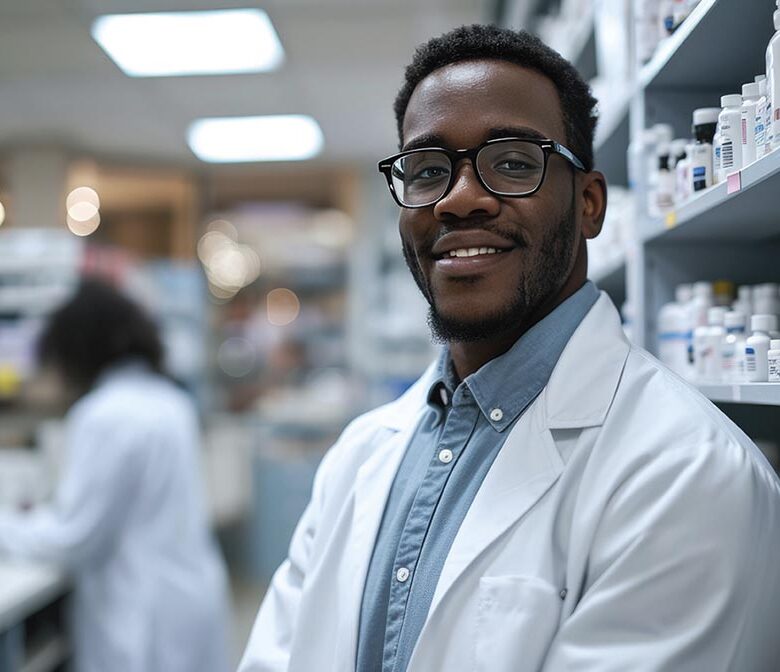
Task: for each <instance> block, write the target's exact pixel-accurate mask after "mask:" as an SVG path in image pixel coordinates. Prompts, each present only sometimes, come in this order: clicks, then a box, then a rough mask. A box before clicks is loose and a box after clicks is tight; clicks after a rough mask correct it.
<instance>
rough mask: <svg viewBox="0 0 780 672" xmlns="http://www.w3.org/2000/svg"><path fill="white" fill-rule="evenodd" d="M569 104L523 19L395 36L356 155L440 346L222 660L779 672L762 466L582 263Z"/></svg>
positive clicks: (330, 490)
mask: <svg viewBox="0 0 780 672" xmlns="http://www.w3.org/2000/svg"><path fill="white" fill-rule="evenodd" d="M594 104H595V101H594V99H593V98H592V97H591V95H590V93H589V91H588V87H587V86H586V85H585V84H584V83H583V82H582V80H581V79H580V77H579V76H578V74H577V73H576V71H575V70H574V69H573V67H572V66H571V65H570V64H569V63H567V62H566V61H564V60H563V59H561V58H560V57H559V56H558V55H557V54H556V53H554V52H552V51H551V50H550V49H548V48H547V47H546V46H544V45H543V44H542V43H541V42H539V41H538V40H536V39H535V38H532V37H530V36H529V35H527V34H525V33H515V32H512V31H507V30H501V29H497V28H492V27H486V26H471V27H464V28H461V29H458V30H455V31H452V32H450V33H448V34H446V35H444V36H442V37H441V38H438V39H434V40H431V41H430V42H429V43H428V44H426V45H425V46H423V47H422V48H421V49H419V50H418V51H417V53H416V54H415V57H414V61H413V63H412V64H411V66H410V67H409V68H408V69H407V71H406V82H405V84H404V86H403V88H402V90H401V92H400V93H399V96H398V98H397V100H396V108H395V109H396V115H397V119H398V127H399V133H400V139H401V147H402V150H403V151H402V152H401V153H400V154H396V155H394V156H392V157H390V158H388V159H387V160H385V161H383V162H380V170H381V171H382V172H383V173H384V174H385V176H386V178H387V181H388V185H389V186H390V190H391V193H392V195H393V197H394V198H395V199H396V201H397V202H398V203H399V205H400V206H401V215H400V232H401V239H402V243H403V251H404V254H405V257H406V260H407V262H408V264H409V268H410V270H411V272H412V274H413V276H414V278H415V280H416V281H417V284H418V285H419V287H420V290H421V291H422V292H423V294H424V295H425V297H426V298H427V300H428V302H429V304H430V324H431V328H432V331H433V333H434V335H435V336H436V337H437V338H438V339H439V340H441V341H443V342H444V343H445V344H446V347H445V348H444V350H443V353H442V356H441V358H440V360H439V361H438V362H437V363H436V364H434V365H433V366H432V367H431V368H429V370H428V371H427V372H426V373H425V374H424V375H423V376H422V377H421V378H420V380H419V381H418V382H417V383H416V384H415V385H414V386H413V387H412V388H411V389H410V390H409V391H408V392H407V393H406V394H405V395H404V396H402V397H401V398H400V399H399V400H397V401H396V402H394V403H392V404H389V405H388V406H385V407H383V408H380V409H377V410H375V411H373V412H371V413H368V414H366V415H364V416H362V417H360V418H358V419H357V420H355V421H354V422H353V423H352V424H351V425H350V426H349V427H348V428H347V429H346V431H345V432H344V434H343V436H342V437H341V439H340V440H339V441H338V443H337V444H336V445H335V446H334V447H333V449H332V450H331V451H330V452H329V453H328V454H327V455H326V457H325V459H324V460H323V463H322V465H321V467H320V469H319V472H318V475H317V477H316V479H315V484H314V490H313V495H312V500H311V503H310V504H309V506H308V508H307V510H306V512H305V513H304V515H303V517H302V519H301V522H300V524H299V526H298V528H297V530H296V532H295V534H294V537H293V540H292V544H291V546H290V554H289V558H288V559H287V561H286V562H285V563H284V564H283V565H282V567H281V568H280V569H279V570H278V572H277V574H276V575H275V577H274V580H273V583H272V585H271V587H270V589H269V591H268V594H267V596H266V598H265V601H264V603H263V605H262V607H261V609H260V613H259V615H258V618H257V622H256V624H255V627H254V630H253V633H252V636H251V639H250V642H249V646H248V648H247V651H246V653H245V656H244V660H243V662H242V665H241V667H240V670H241V672H259V671H268V670H289V671H290V672H314V671H320V670H322V671H325V670H327V671H334V672H336V671H338V672H341V671H345V670H359V672H374V671H376V672H380V671H381V672H404V671H409V672H435V671H439V670H441V671H444V670H446V671H447V672H453V671H455V672H457V671H461V670H462V671H464V672H465V671H466V670H485V671H490V672H510V671H512V672H517V671H520V672H526V671H528V672H530V671H535V670H544V671H546V672H571V671H577V672H580V671H582V670H594V671H598V672H605V671H610V670H615V671H617V670H620V671H625V670H632V672H635V671H637V670H647V671H650V670H654V671H655V670H674V671H675V672H681V671H686V670H689V671H691V672H703V671H705V670H706V671H707V672H716V671H721V670H739V671H748V670H750V671H767V672H768V671H769V670H777V669H780V668H778V665H780V662H779V661H780V643H779V642H778V639H777V638H776V636H775V634H774V630H775V628H776V622H777V621H776V617H777V616H778V615H780V606H777V605H778V598H780V572H779V571H778V570H777V567H776V563H777V560H776V558H777V557H778V554H779V553H780V527H779V525H780V491H779V489H778V481H777V478H776V476H775V474H774V473H773V471H772V470H771V468H770V467H769V465H768V463H767V462H766V460H765V459H764V458H763V457H762V455H761V454H760V453H759V451H758V450H757V449H756V447H755V446H754V445H753V444H752V443H751V442H750V440H749V439H748V438H747V437H746V436H745V435H744V434H743V433H742V432H741V431H740V430H739V429H738V428H737V427H735V426H734V425H733V424H732V423H731V422H730V421H729V420H728V419H727V418H726V417H725V416H723V415H722V414H721V413H720V412H719V411H718V410H717V409H716V408H715V407H714V406H713V405H712V404H710V403H709V402H708V401H707V400H706V399H704V398H703V397H702V396H701V395H700V394H698V393H697V392H696V391H695V390H693V389H691V388H690V387H688V386H687V385H686V384H685V383H684V382H682V381H681V380H680V379H678V378H677V377H675V376H674V375H673V374H671V373H670V372H668V371H667V370H666V369H664V368H663V367H662V366H661V365H660V364H659V363H658V362H657V361H655V360H654V359H653V358H652V357H650V356H649V355H648V354H647V353H645V352H643V351H641V350H639V349H637V348H634V347H633V346H631V345H630V344H629V343H628V342H627V341H626V340H625V338H624V336H623V334H622V330H621V326H620V320H619V317H618V314H617V311H616V310H615V308H614V306H613V305H612V303H611V302H610V300H609V299H608V298H607V296H606V295H604V294H599V292H598V291H597V290H596V289H595V287H594V286H593V285H592V284H591V283H589V282H587V281H586V273H587V251H586V243H585V241H586V239H589V238H594V237H595V236H597V235H598V233H599V231H600V228H601V225H602V222H603V219H604V211H605V207H606V186H605V181H604V177H603V176H602V175H601V174H600V173H598V172H595V171H594V170H593V151H592V141H593V131H594V126H595V118H594V116H593V108H594Z"/></svg>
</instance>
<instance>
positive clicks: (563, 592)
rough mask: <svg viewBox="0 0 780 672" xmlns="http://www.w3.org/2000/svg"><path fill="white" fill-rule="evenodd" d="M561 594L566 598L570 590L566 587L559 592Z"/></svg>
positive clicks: (562, 597)
mask: <svg viewBox="0 0 780 672" xmlns="http://www.w3.org/2000/svg"><path fill="white" fill-rule="evenodd" d="M558 594H559V595H560V596H561V599H562V600H565V599H566V596H567V595H568V594H569V591H568V590H566V588H564V589H563V590H562V591H561V592H560V593H558Z"/></svg>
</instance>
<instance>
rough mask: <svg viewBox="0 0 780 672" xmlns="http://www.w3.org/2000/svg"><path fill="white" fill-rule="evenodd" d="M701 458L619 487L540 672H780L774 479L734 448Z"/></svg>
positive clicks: (671, 463)
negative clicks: (575, 597)
mask: <svg viewBox="0 0 780 672" xmlns="http://www.w3.org/2000/svg"><path fill="white" fill-rule="evenodd" d="M697 448H698V449H699V450H697V451H692V450H690V449H682V450H676V449H675V447H674V446H672V447H670V448H669V449H667V450H665V451H659V452H663V457H661V458H658V459H656V458H654V457H653V458H650V459H649V460H647V463H645V464H636V465H633V467H632V469H633V473H631V474H629V473H627V474H626V475H625V479H624V480H622V481H621V482H619V483H618V485H617V487H615V488H614V490H613V491H612V494H611V496H610V498H609V500H608V502H607V504H606V506H605V507H604V509H603V515H602V516H601V517H600V520H599V523H598V526H597V527H596V528H595V534H594V537H593V541H592V546H591V552H590V557H589V569H588V571H587V576H586V580H585V582H584V584H585V585H584V586H582V587H579V588H578V587H569V590H570V591H571V590H575V591H576V590H580V591H581V596H580V599H579V602H578V603H577V604H576V606H575V607H574V610H573V612H572V613H571V614H570V615H569V616H568V617H567V618H566V619H565V620H564V621H563V623H562V624H561V626H560V629H559V631H558V633H557V634H556V636H555V638H554V639H553V641H552V643H551V647H550V650H549V652H548V656H547V658H546V662H545V665H544V667H543V672H570V671H571V670H577V671H578V672H587V671H593V672H596V671H598V672H611V671H613V670H614V671H615V672H617V671H624V670H632V671H633V672H644V671H647V672H650V671H652V672H661V671H669V672H672V671H673V672H701V671H702V670H707V672H725V671H727V670H728V671H733V672H747V671H750V672H772V671H773V670H774V671H776V670H777V669H778V668H777V661H778V660H780V638H778V637H777V635H776V633H775V632H774V631H775V630H776V627H777V622H778V617H779V616H780V572H778V571H777V558H778V557H780V540H779V536H780V520H778V510H779V509H780V497H779V496H778V484H777V479H776V477H775V476H774V474H771V473H770V471H769V467H768V465H766V463H763V464H764V466H761V464H760V463H759V462H757V461H756V459H755V456H753V458H752V459H750V456H749V455H748V453H747V452H746V447H745V446H742V445H738V444H736V443H734V442H733V441H728V440H723V439H719V438H718V437H713V438H712V441H711V442H708V444H707V445H700V446H698V447H697ZM752 448H753V449H754V450H756V449H755V447H754V446H752ZM758 459H759V460H760V459H761V458H758Z"/></svg>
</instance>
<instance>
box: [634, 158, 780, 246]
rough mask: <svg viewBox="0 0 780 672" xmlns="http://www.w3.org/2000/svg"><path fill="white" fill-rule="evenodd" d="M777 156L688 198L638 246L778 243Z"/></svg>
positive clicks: (779, 181) (649, 229)
mask: <svg viewBox="0 0 780 672" xmlns="http://www.w3.org/2000/svg"><path fill="white" fill-rule="evenodd" d="M779 191H780V150H775V151H774V152H772V153H771V154H769V155H768V156H765V157H763V158H761V159H759V160H758V161H756V162H755V163H752V164H750V165H749V166H747V167H746V168H743V169H742V170H741V171H739V172H738V173H734V174H733V175H731V176H729V179H728V181H727V182H721V183H719V184H717V185H715V186H714V187H712V188H710V189H707V190H706V191H703V192H701V193H700V194H698V195H697V196H694V197H693V198H692V199H690V200H689V201H688V202H687V203H684V204H683V205H681V206H679V207H678V208H676V209H675V210H673V211H671V212H670V213H668V214H667V215H666V217H665V218H664V219H663V220H660V219H656V220H652V221H650V222H649V223H648V226H647V228H646V229H645V230H644V231H641V232H640V235H641V238H642V240H643V241H644V242H647V243H655V242H662V243H666V242H678V241H699V242H704V241H708V242H712V241H719V242H740V243H745V242H751V241H753V242H760V241H764V240H767V239H771V238H777V237H780V210H778V207H777V194H778V192H779Z"/></svg>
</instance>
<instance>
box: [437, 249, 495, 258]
mask: <svg viewBox="0 0 780 672" xmlns="http://www.w3.org/2000/svg"><path fill="white" fill-rule="evenodd" d="M499 252H500V250H497V249H496V248H495V247H469V248H465V247H460V248H458V249H457V250H450V251H449V253H448V254H449V256H450V257H476V256H477V255H480V254H498V253H499Z"/></svg>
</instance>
